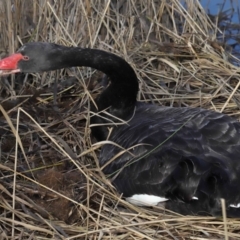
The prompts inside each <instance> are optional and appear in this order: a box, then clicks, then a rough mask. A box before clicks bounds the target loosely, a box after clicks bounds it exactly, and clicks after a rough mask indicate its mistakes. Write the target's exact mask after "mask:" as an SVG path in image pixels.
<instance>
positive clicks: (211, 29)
mask: <svg viewBox="0 0 240 240" xmlns="http://www.w3.org/2000/svg"><path fill="white" fill-rule="evenodd" d="M0 16H1V17H0V27H1V29H2V30H1V33H0V54H1V57H3V56H6V55H8V54H10V53H12V52H13V51H14V50H16V49H18V47H19V46H21V44H22V43H26V42H29V41H49V42H55V43H58V44H63V45H69V46H82V47H91V48H99V49H105V50H107V51H110V52H113V53H116V54H117V55H120V56H122V57H123V58H124V59H126V60H127V61H128V62H129V63H130V64H131V65H132V67H133V68H134V69H135V71H136V73H137V75H138V78H139V83H140V90H139V95H138V100H140V101H145V102H150V103H154V104H158V105H160V106H161V105H164V106H166V105H168V106H182V107H185V106H191V107H202V108H206V109H212V110H214V111H219V112H224V113H225V114H228V115H231V116H233V117H235V118H239V114H240V111H239V109H240V98H239V96H240V91H239V85H240V69H239V67H238V66H239V64H240V60H239V59H238V57H239V55H238V54H239V53H238V52H237V51H236V50H235V49H236V46H237V44H233V45H232V46H230V45H229V44H227V41H228V38H234V40H236V42H239V35H236V34H235V35H234V36H233V35H232V34H231V29H233V30H234V31H238V30H239V29H240V25H237V24H234V25H231V24H230V23H229V24H228V25H226V24H225V25H224V24H222V22H224V23H226V19H228V17H229V16H228V12H222V13H221V14H219V15H218V16H212V15H208V14H207V13H206V11H205V10H204V9H203V8H202V6H201V5H200V4H199V3H198V1H191V0H189V1H188V0H187V1H185V5H184V6H183V5H181V4H180V1H177V0H171V1H166V0H163V1H154V0H147V1H137V0H132V1H117V0H112V1H110V0H108V1H107V0H106V1H103V0H97V1H93V0H83V1H67V0H59V1H53V0H52V1H51V0H49V1H47V0H35V1H25V0H23V1H8V0H5V1H1V2H0ZM221 20H222V21H221ZM226 29H227V30H228V31H226ZM225 32H227V33H228V35H226V34H225V35H224V33H225ZM106 84H107V83H106V77H105V76H104V75H103V74H102V73H100V72H97V71H95V70H94V69H89V68H71V69H65V70H59V71H55V72H51V73H44V74H41V75H40V74H29V75H23V74H18V75H16V76H8V77H2V78H1V85H0V86H1V88H0V92H1V105H0V123H1V124H0V133H1V135H0V136H1V140H0V151H1V161H0V174H1V175H0V191H1V195H0V198H1V200H0V239H99V240H100V239H166V240H167V239H240V220H237V219H228V218H227V217H226V215H225V214H224V204H223V217H222V218H218V219H216V218H214V217H207V216H182V215H179V214H176V213H174V212H170V211H167V210H165V209H163V208H161V207H151V208H150V207H148V208H147V207H146V208H144V207H136V206H133V205H131V204H129V203H127V202H125V200H124V199H122V198H121V196H120V195H119V193H117V191H116V190H115V189H114V188H113V186H112V185H111V182H110V181H109V180H108V179H106V177H105V176H104V175H103V173H102V172H101V169H100V167H99V165H98V154H99V151H100V148H101V146H100V145H99V144H97V143H95V142H94V141H95V140H94V139H92V138H91V135H90V130H89V105H90V103H91V101H92V100H93V99H94V98H95V97H96V96H97V95H98V94H99V93H100V92H101V91H102V89H103V88H104V87H105V85H106Z"/></svg>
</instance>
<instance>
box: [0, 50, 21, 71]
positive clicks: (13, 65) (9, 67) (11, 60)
mask: <svg viewBox="0 0 240 240" xmlns="http://www.w3.org/2000/svg"><path fill="white" fill-rule="evenodd" d="M21 59H23V55H22V54H21V53H15V54H13V55H11V56H9V57H6V58H3V59H2V60H0V75H7V74H11V73H16V72H20V69H19V68H18V62H19V60H21Z"/></svg>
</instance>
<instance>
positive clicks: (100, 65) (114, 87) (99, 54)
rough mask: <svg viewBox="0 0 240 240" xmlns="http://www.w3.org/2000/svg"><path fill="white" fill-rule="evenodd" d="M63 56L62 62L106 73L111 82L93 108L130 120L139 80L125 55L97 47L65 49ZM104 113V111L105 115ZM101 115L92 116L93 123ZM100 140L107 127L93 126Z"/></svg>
mask: <svg viewBox="0 0 240 240" xmlns="http://www.w3.org/2000/svg"><path fill="white" fill-rule="evenodd" d="M62 53H63V54H62V56H64V59H59V60H60V61H62V62H61V63H59V65H60V64H67V65H68V66H63V67H69V66H88V67H92V68H95V69H97V70H100V71H102V72H103V73H105V74H106V75H107V76H108V77H109V79H110V81H111V83H110V85H109V86H108V88H107V89H105V90H104V91H103V92H102V93H101V94H100V95H99V97H98V98H97V99H96V103H97V109H96V108H95V107H94V105H92V111H94V112H97V111H101V110H104V109H107V108H108V112H109V113H110V114H112V115H114V116H117V117H118V118H122V119H125V120H127V119H129V118H130V116H132V114H133V112H134V107H135V104H136V98H137V92H138V79H137V76H136V74H135V72H134V70H133V69H132V67H131V66H130V65H129V64H128V63H127V62H126V61H125V60H124V59H122V58H120V57H118V56H116V55H114V54H111V53H108V52H105V51H102V50H97V49H81V48H66V51H65V50H63V52H62ZM103 115H104V114H103ZM104 122H105V121H104V120H103V119H102V118H101V117H92V118H91V123H94V124H101V123H104ZM92 133H93V135H94V136H95V137H96V138H97V140H104V139H106V136H107V135H108V130H107V127H102V126H100V127H94V128H92Z"/></svg>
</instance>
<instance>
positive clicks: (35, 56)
mask: <svg viewBox="0 0 240 240" xmlns="http://www.w3.org/2000/svg"><path fill="white" fill-rule="evenodd" d="M63 51H64V47H63V46H59V45H57V44H54V43H43V42H33V43H27V44H25V45H23V46H22V47H21V48H20V49H19V50H18V51H17V52H16V53H14V54H12V55H11V56H9V57H6V58H3V59H2V60H0V75H7V74H11V73H17V72H23V73H33V72H43V71H50V70H55V69H59V68H60V65H61V56H62V52H63Z"/></svg>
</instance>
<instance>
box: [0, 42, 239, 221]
mask: <svg viewBox="0 0 240 240" xmlns="http://www.w3.org/2000/svg"><path fill="white" fill-rule="evenodd" d="M23 56H25V57H26V56H27V58H26V59H23V58H24V57H23ZM9 63H10V64H9ZM70 66H89V67H94V68H96V69H98V70H101V71H102V72H104V73H105V74H107V75H108V77H109V78H110V80H111V84H110V86H109V87H108V88H107V89H106V90H104V91H103V93H102V94H101V95H100V96H99V97H98V98H97V99H96V103H97V109H96V108H95V107H92V110H93V111H96V112H97V111H103V110H104V109H107V110H106V111H107V112H108V113H110V114H112V115H114V116H116V117H117V118H120V119H123V121H125V122H122V123H121V124H120V125H117V126H116V125H114V124H112V122H113V121H114V122H115V123H116V122H117V123H119V119H115V118H113V117H112V118H111V120H109V121H107V120H106V116H107V117H108V118H109V115H108V114H107V115H106V114H105V113H104V111H103V112H102V113H101V114H100V115H98V116H95V117H92V119H91V122H92V123H94V124H98V123H109V124H110V123H111V124H110V125H111V126H112V127H113V131H112V132H111V134H110V137H109V136H108V135H109V131H108V127H106V126H105V127H103V126H98V127H93V128H92V133H93V135H94V136H95V137H96V139H97V140H98V141H101V140H105V139H107V138H108V140H109V141H112V142H115V143H116V144H117V145H119V146H117V145H113V144H110V143H109V144H106V145H104V146H103V147H102V151H101V154H100V159H99V161H100V165H101V166H102V167H103V166H104V168H103V171H104V173H105V174H106V175H108V176H109V177H110V178H111V179H112V181H113V184H114V185H115V186H116V188H117V189H118V191H119V192H120V193H122V194H123V196H124V197H126V199H127V200H128V201H130V202H132V203H134V204H138V205H156V204H158V203H159V202H162V201H164V202H165V206H166V207H167V208H170V209H172V210H175V211H178V212H181V213H184V214H198V213H204V212H205V213H210V214H212V215H220V214H221V202H220V199H221V198H224V199H225V200H226V207H227V214H228V215H229V216H237V217H240V208H238V207H239V205H238V204H239V203H240V159H239V158H240V123H239V122H237V121H236V120H234V119H232V118H230V117H228V116H226V115H223V114H220V113H217V112H212V111H208V110H204V109H200V108H169V107H159V106H157V105H152V104H145V103H140V102H137V101H136V95H137V91H138V80H137V77H136V75H135V73H134V71H133V69H132V68H131V66H130V65H129V64H128V63H127V62H125V61H124V60H123V59H122V58H120V57H118V56H116V55H113V54H110V53H107V52H104V51H101V50H93V49H81V48H67V47H64V46H59V45H55V44H49V43H30V44H26V45H25V46H23V47H22V48H21V49H20V50H19V51H18V53H17V54H15V55H13V56H10V57H9V58H6V59H3V60H2V61H0V70H9V71H10V72H11V71H12V70H13V71H14V72H17V71H22V72H41V71H48V70H54V69H59V68H63V67H70ZM124 149H125V150H124ZM117 154H119V155H118V157H116V156H117ZM114 158H115V159H114ZM113 159H114V160H113ZM109 160H112V161H110V163H108V162H109ZM148 196H150V198H149V197H148Z"/></svg>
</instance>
